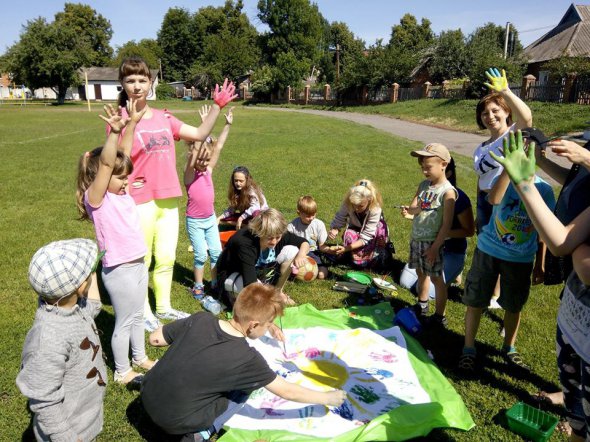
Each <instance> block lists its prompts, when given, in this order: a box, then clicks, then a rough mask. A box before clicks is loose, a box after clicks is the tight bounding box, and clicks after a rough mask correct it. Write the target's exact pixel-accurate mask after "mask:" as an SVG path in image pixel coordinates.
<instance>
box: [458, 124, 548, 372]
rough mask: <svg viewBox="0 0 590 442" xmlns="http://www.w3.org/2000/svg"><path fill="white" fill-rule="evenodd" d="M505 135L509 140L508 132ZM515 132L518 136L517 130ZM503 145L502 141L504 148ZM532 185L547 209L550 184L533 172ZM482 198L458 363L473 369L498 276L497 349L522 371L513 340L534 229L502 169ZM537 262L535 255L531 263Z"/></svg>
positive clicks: (525, 294) (524, 292) (523, 298)
mask: <svg viewBox="0 0 590 442" xmlns="http://www.w3.org/2000/svg"><path fill="white" fill-rule="evenodd" d="M519 133H520V132H519ZM510 137H511V138H512V139H514V134H511V135H510ZM520 137H521V139H522V135H520ZM507 149H508V143H507V140H505V141H504V150H505V151H506V150H507ZM494 157H496V155H495V154H494ZM533 171H534V168H533ZM534 187H535V188H536V189H537V190H538V191H539V193H540V194H541V195H542V198H543V200H544V201H545V204H547V205H548V206H550V207H551V208H552V209H553V207H554V206H555V197H554V195H553V189H552V188H551V186H550V185H549V184H547V183H546V182H545V181H543V180H541V179H540V178H539V177H537V176H535V179H534ZM488 201H489V202H490V203H491V204H492V205H493V210H492V218H491V219H490V222H489V223H488V224H487V225H486V226H484V227H483V229H482V231H481V233H480V234H479V237H478V241H477V249H476V250H475V252H474V254H473V261H472V264H471V269H470V270H469V273H468V274H467V280H466V281H465V292H464V294H463V303H464V304H465V305H466V306H467V312H466V313H465V345H464V347H463V353H462V355H461V357H460V358H459V363H458V367H459V369H460V370H462V371H465V372H467V373H472V372H474V371H475V369H476V350H475V337H476V335H477V329H478V327H479V321H480V318H481V315H482V313H483V310H484V308H486V307H487V306H488V304H489V302H490V299H491V297H492V293H493V289H494V286H495V285H496V281H497V280H498V276H499V277H500V297H499V298H498V304H500V306H501V307H502V308H503V309H504V310H505V313H504V330H505V332H504V344H503V347H502V353H503V356H504V359H505V360H506V362H507V363H508V364H510V365H512V366H515V367H518V368H520V369H524V370H528V368H529V367H528V366H527V365H526V364H525V363H524V361H523V359H522V357H521V355H520V354H519V353H518V352H517V351H516V347H515V343H516V335H517V332H518V326H519V323H520V312H521V310H522V308H523V307H524V305H525V303H526V301H527V299H528V296H529V291H530V288H531V278H530V275H531V273H532V272H533V261H534V260H535V255H536V253H537V232H536V230H535V228H534V226H533V224H532V221H531V218H530V217H529V215H528V213H527V210H526V209H525V207H524V205H523V203H522V201H521V198H520V196H519V194H518V193H517V191H516V189H515V187H514V185H512V184H510V179H509V178H508V175H507V173H506V171H505V170H503V171H502V173H501V174H500V176H499V177H498V179H497V180H496V182H495V183H494V185H493V187H492V190H491V191H490V193H489V194H488ZM539 262H540V260H537V265H538V263H539Z"/></svg>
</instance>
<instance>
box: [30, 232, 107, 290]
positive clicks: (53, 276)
mask: <svg viewBox="0 0 590 442" xmlns="http://www.w3.org/2000/svg"><path fill="white" fill-rule="evenodd" d="M98 257H99V256H98V247H97V246H96V244H95V243H94V242H93V241H91V240H89V239H83V238H77V239H68V240H62V241H54V242H52V243H49V244H47V245H45V246H43V247H41V248H40V249H39V250H37V252H36V253H35V254H34V255H33V258H32V259H31V263H30V264H29V282H30V283H31V286H32V287H33V289H34V290H35V291H36V292H37V293H38V294H39V296H41V297H42V298H44V299H46V300H55V299H59V298H61V297H63V296H67V295H70V294H72V293H74V292H75V291H76V290H77V289H78V288H79V287H80V286H81V285H82V283H83V282H84V281H86V279H88V277H89V276H90V274H91V273H92V272H93V271H94V269H95V268H96V264H97V258H98Z"/></svg>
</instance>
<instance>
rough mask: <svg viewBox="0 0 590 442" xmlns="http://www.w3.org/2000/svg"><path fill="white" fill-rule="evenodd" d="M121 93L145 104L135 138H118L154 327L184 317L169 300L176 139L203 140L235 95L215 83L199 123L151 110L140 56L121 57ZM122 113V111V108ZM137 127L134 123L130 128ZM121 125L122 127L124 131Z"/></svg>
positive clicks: (147, 319)
mask: <svg viewBox="0 0 590 442" xmlns="http://www.w3.org/2000/svg"><path fill="white" fill-rule="evenodd" d="M119 81H120V83H121V87H122V90H121V93H120V95H119V105H120V106H121V107H123V108H124V107H125V106H126V103H127V100H128V99H129V98H133V99H134V100H137V109H138V110H143V109H144V108H145V109H146V112H145V115H144V116H143V118H142V119H141V121H139V122H138V123H137V129H136V130H135V131H134V132H133V137H129V138H125V137H123V140H122V141H121V147H122V149H123V151H124V152H125V154H126V155H127V156H129V157H130V158H131V161H132V162H133V173H132V174H131V175H129V192H130V194H131V197H132V198H133V200H134V201H135V204H136V205H137V210H138V211H139V218H140V221H141V227H142V230H143V235H144V239H145V244H146V247H147V253H146V255H145V262H146V264H147V266H148V268H149V266H150V263H151V261H152V252H153V257H154V261H155V262H154V272H153V289H154V297H155V299H156V315H155V316H154V314H153V313H152V310H151V307H150V305H149V301H148V298H147V296H146V300H145V310H144V326H145V328H146V329H147V330H148V331H154V330H155V329H157V328H158V326H159V321H158V319H164V320H174V319H179V318H184V317H187V316H188V313H186V312H183V311H180V310H176V309H174V308H173V307H172V304H171V302H170V294H171V287H172V272H173V269H174V261H175V259H176V245H177V243H178V207H179V200H180V197H181V196H182V189H181V187H180V182H179V180H178V173H177V170H176V151H175V144H174V141H175V140H179V139H180V140H184V141H203V140H205V138H207V136H208V135H209V134H210V133H211V130H212V129H213V126H214V125H215V120H216V119H217V117H218V116H219V113H220V112H221V109H222V108H223V107H224V106H226V105H227V104H228V103H229V102H231V101H232V100H233V99H234V98H235V97H237V95H236V94H234V92H235V86H234V85H233V83H231V82H229V83H228V81H227V79H226V80H225V82H224V83H223V86H222V87H221V88H219V86H216V87H215V91H214V93H213V100H214V104H213V105H212V106H211V111H210V112H209V115H208V117H207V120H206V121H205V122H204V123H203V124H202V125H201V126H199V127H195V126H191V125H189V124H185V123H184V122H182V121H180V120H179V119H178V118H176V117H174V116H173V115H172V114H171V113H170V112H168V111H166V110H160V109H152V108H151V107H150V106H149V105H148V101H147V98H148V96H151V95H152V94H153V90H152V86H153V81H152V73H151V71H150V69H149V67H148V65H147V63H146V62H145V61H144V60H142V59H141V58H138V57H130V58H126V59H125V60H123V62H122V63H121V66H120V67H119ZM123 115H124V116H125V110H124V109H123ZM128 129H131V127H128ZM133 129H135V127H133ZM126 130H127V129H125V130H124V131H123V132H126Z"/></svg>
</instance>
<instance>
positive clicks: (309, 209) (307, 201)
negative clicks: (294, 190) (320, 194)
mask: <svg viewBox="0 0 590 442" xmlns="http://www.w3.org/2000/svg"><path fill="white" fill-rule="evenodd" d="M297 210H298V211H299V213H303V214H305V215H308V216H311V215H315V214H316V213H317V212H318V205H317V203H316V202H315V200H314V199H313V197H312V196H309V195H305V196H302V197H300V198H299V200H297Z"/></svg>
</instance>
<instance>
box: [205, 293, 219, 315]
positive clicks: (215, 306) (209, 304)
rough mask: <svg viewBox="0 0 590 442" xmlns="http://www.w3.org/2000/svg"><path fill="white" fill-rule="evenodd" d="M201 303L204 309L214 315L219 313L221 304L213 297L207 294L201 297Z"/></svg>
mask: <svg viewBox="0 0 590 442" xmlns="http://www.w3.org/2000/svg"><path fill="white" fill-rule="evenodd" d="M201 304H203V308H204V309H205V310H209V311H210V312H211V313H213V314H214V315H218V314H219V313H221V304H220V303H219V301H217V300H216V299H215V298H213V297H211V296H209V295H207V296H205V297H204V298H203V300H202V301H201Z"/></svg>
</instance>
